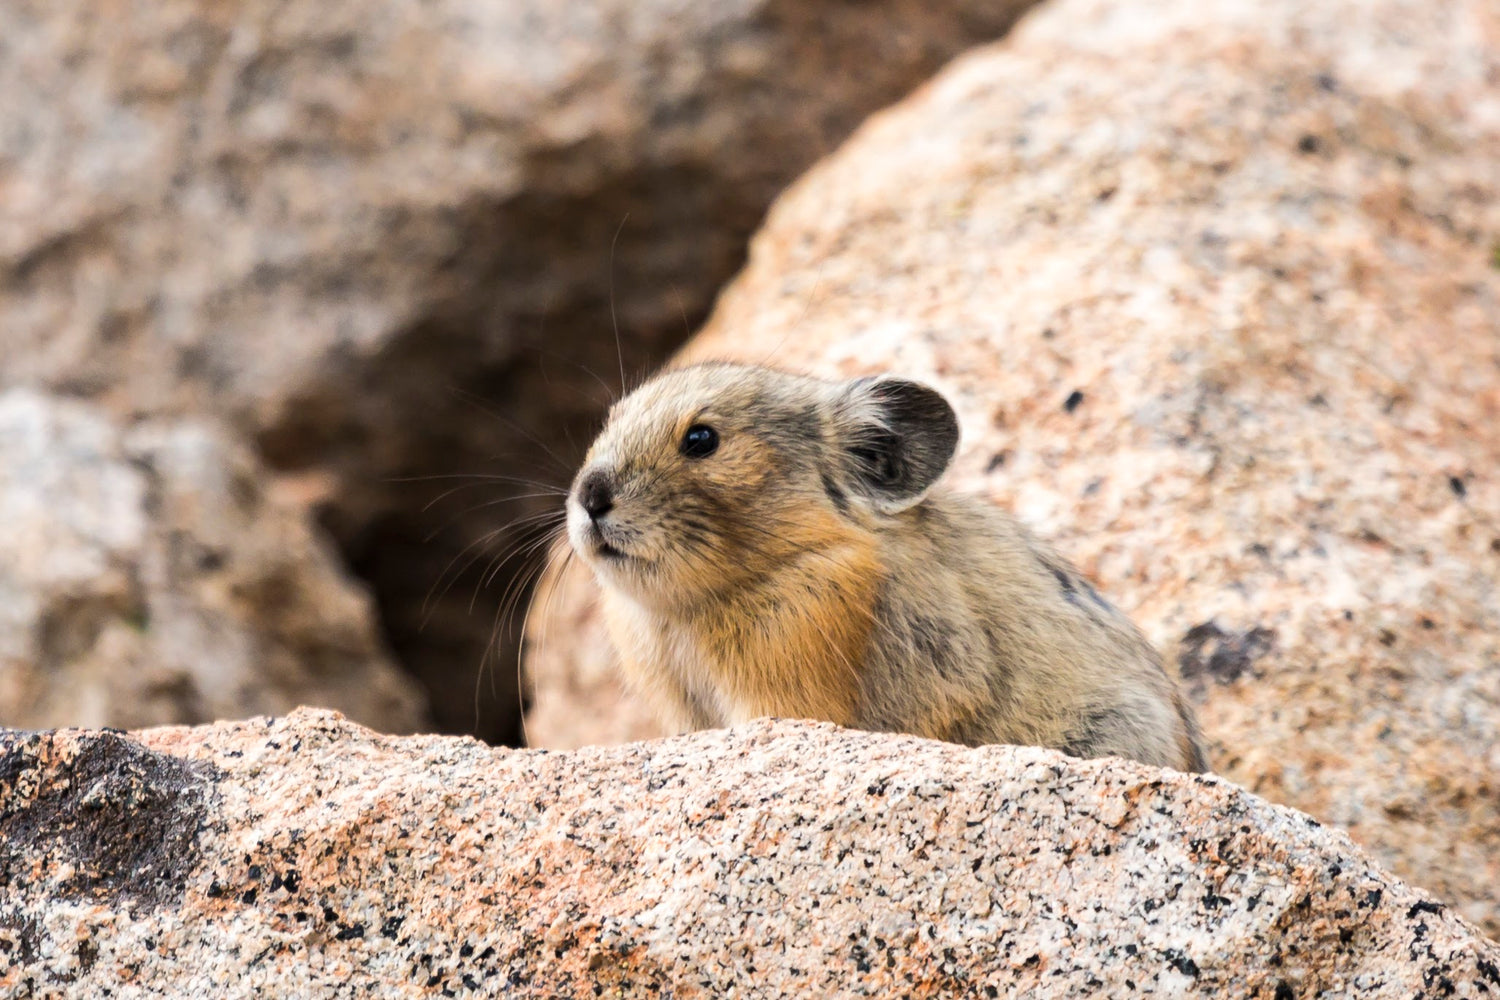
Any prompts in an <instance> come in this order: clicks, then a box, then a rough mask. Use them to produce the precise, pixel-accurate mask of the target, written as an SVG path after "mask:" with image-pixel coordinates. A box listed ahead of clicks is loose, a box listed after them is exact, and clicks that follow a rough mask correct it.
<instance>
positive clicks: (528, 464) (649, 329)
mask: <svg viewBox="0 0 1500 1000" xmlns="http://www.w3.org/2000/svg"><path fill="white" fill-rule="evenodd" d="M711 181H712V178H710V177H708V176H706V175H704V174H701V173H698V172H696V171H694V170H689V169H672V170H664V171H661V172H659V173H657V174H655V175H650V176H646V177H636V178H633V179H632V181H631V183H629V184H628V185H622V186H620V187H618V188H616V189H613V190H609V191H603V192H595V193H592V194H591V195H589V196H588V197H586V198H571V197H567V196H548V195H538V194H533V195H529V196H527V197H524V198H520V199H516V200H514V201H510V202H507V203H505V204H502V205H490V206H482V207H476V208H475V209H473V210H472V212H471V213H470V215H469V218H468V219H467V220H466V223H465V227H464V235H463V239H462V240H461V244H460V246H459V247H458V248H457V249H456V250H455V252H454V254H453V255H452V257H451V259H450V260H449V261H448V262H446V268H445V269H446V271H447V273H445V274H444V275H442V276H441V278H440V281H439V283H440V284H441V285H442V286H443V287H445V288H448V289H453V290H454V291H453V292H452V293H450V294H447V295H445V296H444V298H443V299H442V300H441V301H440V302H438V303H437V304H436V305H434V306H433V307H431V308H429V309H427V310H426V311H425V313H424V315H422V316H420V317H418V318H416V319H415V320H414V321H413V322H412V323H410V324H409V325H408V326H407V327H406V328H405V329H403V331H402V332H401V334H400V335H399V336H397V337H394V338H392V340H391V342H390V345H389V347H388V348H387V349H386V350H385V351H384V352H383V353H382V354H381V355H380V356H379V357H377V358H375V359H374V360H373V362H371V363H369V364H367V365H365V366H363V367H361V368H360V369H359V377H360V379H361V383H360V385H359V386H358V387H357V391H352V392H351V391H350V389H349V387H348V386H347V385H343V386H340V387H339V389H338V391H337V392H333V391H328V392H320V391H319V388H318V382H317V380H316V379H310V380H309V382H308V385H309V388H308V389H307V391H306V393H305V398H299V399H298V401H297V404H296V405H294V406H291V407H288V408H287V413H288V416H287V417H286V418H285V419H283V420H281V422H279V423H278V424H276V425H275V426H273V427H271V428H269V429H268V430H267V431H266V432H265V433H264V434H262V435H261V437H260V439H259V441H258V444H259V446H260V448H261V450H262V453H263V454H264V455H265V456H266V458H267V460H268V461H269V462H270V463H271V465H272V466H273V467H275V468H277V469H279V470H284V471H290V470H304V469H312V468H317V469H319V470H323V471H326V472H330V473H331V474H332V480H333V486H332V489H331V490H330V492H329V497H328V499H327V500H326V502H324V503H323V504H322V505H321V506H320V508H319V510H318V514H319V519H320V521H321V522H322V523H323V525H324V526H325V527H326V528H327V529H328V530H329V531H330V532H331V534H332V535H333V537H334V539H335V540H336V541H337V543H338V545H339V546H340V548H341V549H342V552H343V554H344V557H345V559H346V560H347V562H348V565H349V566H350V567H351V568H352V570H353V571H354V572H355V573H356V574H357V575H358V576H359V577H361V578H362V579H363V580H364V581H365V582H366V583H367V584H368V585H369V586H370V588H371V590H372V591H373V594H374V597H375V601H376V604H377V607H378V610H379V614H380V619H381V624H382V628H383V629H384V631H385V637H386V639H387V641H388V642H389V644H390V646H391V648H392V649H393V650H394V652H395V654H396V655H397V657H398V658H399V660H400V661H401V662H402V663H403V665H404V666H405V667H406V668H407V669H408V670H410V671H411V672H412V673H413V674H414V675H415V676H416V677H418V678H419V679H420V680H421V681H422V683H423V685H424V686H425V688H426V689H427V692H428V694H429V697H430V699H431V711H432V716H433V722H434V724H435V727H436V728H437V729H438V730H439V731H442V732H450V733H469V734H473V735H475V736H477V737H479V738H480V739H483V740H485V741H487V742H490V743H499V744H507V745H520V742H521V738H522V737H521V716H522V713H523V711H524V706H523V705H522V703H521V692H522V691H523V689H524V688H523V685H521V684H520V683H519V633H520V630H521V624H522V618H523V616H524V614H525V612H526V609H527V606H528V604H529V600H530V596H531V584H532V582H533V579H534V577H535V576H536V575H537V572H538V571H539V569H540V567H541V565H542V562H543V560H544V558H545V557H546V555H547V554H548V546H547V544H546V537H545V536H546V534H547V530H548V529H549V528H550V527H553V526H556V525H559V524H560V516H561V513H562V491H564V490H565V489H566V487H567V485H568V483H569V481H570V480H571V478H572V475H573V472H574V471H575V470H576V468H577V466H578V463H579V462H580V460H581V459H582V457H583V454H584V452H585V451H586V450H587V448H588V445H589V443H590V441H591V440H592V438H593V436H594V434H595V433H597V431H598V429H599V427H600V426H601V425H602V421H603V416H604V414H605V412H606V411H607V409H608V407H609V405H610V403H611V402H612V401H613V399H614V398H616V397H617V396H618V395H619V392H620V385H621V370H622V368H623V370H624V373H625V375H624V377H625V381H626V383H627V384H628V385H635V384H639V382H640V381H641V380H642V379H644V378H645V377H646V376H647V375H648V374H649V373H650V372H652V371H653V370H655V368H657V367H658V366H659V365H661V364H662V363H664V362H665V361H666V360H668V359H669V358H670V357H671V355H672V353H673V351H674V350H675V349H676V348H677V347H678V346H680V345H681V344H682V343H683V341H685V340H686V339H687V337H688V335H689V333H690V332H691V331H692V330H694V329H696V328H697V326H698V325H700V324H701V323H702V321H703V319H704V318H705V316H706V314H707V312H708V308H709V306H710V304H711V301H712V296H713V295H714V293H715V292H716V291H717V289H718V288H719V287H720V286H721V285H722V284H723V283H724V282H725V281H727V280H728V279H729V278H730V277H731V276H732V275H733V274H734V273H735V271H736V270H737V269H738V268H739V266H740V265H741V263H742V262H743V259H744V254H745V245H746V241H747V239H748V235H749V233H750V232H751V231H752V229H753V228H754V226H755V225H756V223H757V222H758V221H759V213H758V212H754V213H752V212H749V211H748V210H747V209H746V208H745V207H744V205H743V203H742V201H741V199H740V198H735V199H733V201H732V203H728V202H725V203H719V202H717V201H716V200H714V198H713V197H712V194H711V191H712V190H713V189H714V188H715V187H716V185H714V184H712V183H711ZM669 192H670V194H671V196H668V193H669ZM769 198H770V195H769V194H767V196H766V199H767V200H768V201H769ZM611 284H613V289H612V290H611ZM616 325H618V329H619V346H618V351H617V346H616V338H615V332H614V331H615V328H616ZM345 377H346V379H347V376H345ZM549 515H551V516H550V517H549Z"/></svg>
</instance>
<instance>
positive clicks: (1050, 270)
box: [528, 0, 1500, 935]
mask: <svg viewBox="0 0 1500 1000" xmlns="http://www.w3.org/2000/svg"><path fill="white" fill-rule="evenodd" d="M1497 40H1500V24H1497V22H1496V19H1495V11H1494V5H1493V4H1492V3H1487V2H1484V0H1441V2H1437V3H1426V2H1412V0H1325V2H1323V3H1318V4H1304V3H1299V2H1296V0H1269V2H1261V3H1254V4H1251V3H1245V2H1243V0H1168V2H1163V3H1153V4H1150V5H1140V4H1136V5H1131V4H1127V3H1120V2H1117V0H1058V2H1057V3H1055V4H1052V5H1048V6H1046V7H1044V8H1041V9H1039V10H1038V11H1037V12H1036V13H1035V14H1034V15H1033V16H1032V17H1031V18H1030V19H1029V20H1028V21H1027V22H1026V23H1024V24H1023V25H1022V26H1021V27H1020V28H1019V29H1018V31H1017V32H1016V33H1015V34H1014V35H1013V36H1012V37H1011V38H1010V39H1008V40H1007V41H1005V42H1004V43H1002V44H1000V45H997V46H994V47H991V48H988V49H986V50H983V51H981V52H977V53H975V54H972V55H970V56H966V57H965V58H964V59H962V60H960V61H959V62H958V63H956V64H954V65H953V66H952V67H951V68H950V69H949V70H947V71H945V72H944V73H943V74H942V75H941V76H940V77H939V78H938V79H936V80H935V81H933V83H932V84H930V85H929V86H927V87H926V88H924V89H923V90H922V91H921V92H919V93H918V94H916V95H914V96H913V97H912V98H911V99H910V100H908V101H906V102H905V103H904V104H902V105H901V106H899V107H897V108H895V109H892V110H891V111H888V112H885V113H883V114H881V115H880V116H878V117H876V118H875V119H873V120H871V121H870V122H869V123H868V124H867V125H866V126H865V127H864V128H863V129H862V130H861V131H860V132H859V133H858V134H857V135H856V136H855V137H854V139H852V140H851V141H850V142H849V143H848V144H846V145H845V147H844V148H843V149H842V150H840V151H839V152H838V153H837V154H835V155H834V156H832V157H830V158H828V159H827V160H825V161H823V163H821V164H820V165H819V166H818V167H816V168H815V169H814V170H813V171H812V172H811V173H809V174H808V175H807V176H805V177H804V178H803V179H802V180H801V181H800V182H798V184H797V185H796V186H794V187H793V188H792V190H791V191H789V192H788V193H787V194H786V195H785V196H784V197H783V198H782V199H781V200H780V201H779V202H778V204H777V206H776V207H775V208H774V209H773V210H772V213H771V216H770V218H769V219H768V221H767V223H766V225H765V227H764V228H763V229H762V230H761V232H760V234H759V236H758V237H757V238H756V240H755V242H754V244H753V246H752V250H751V259H750V264H749V266H748V267H747V268H746V269H745V271H744V272H743V273H742V274H741V275H740V277H739V278H738V279H737V280H736V281H735V283H734V285H733V286H731V287H730V288H729V289H728V290H727V291H726V292H725V293H724V294H723V295H721V296H720V298H719V300H718V304H717V306H716V309H715V312H714V315H713V317H712V319H711V320H710V321H709V323H708V325H707V327H706V328H705V330H704V332H703V333H702V334H701V336H700V337H699V338H698V339H697V340H695V342H694V343H693V345H692V346H691V347H690V351H691V354H690V357H689V358H688V359H685V360H691V359H692V358H699V359H702V358H723V357H734V358H739V359H742V360H748V361H757V362H766V361H767V359H769V360H770V362H771V363H774V364H777V365H780V366H784V367H788V368H795V369H798V370H804V371H809V372H812V373H814V374H817V375H819V376H824V377H832V378H850V377H855V376H860V375H867V374H871V373H874V372H879V371H898V372H901V373H903V374H904V375H906V376H909V377H911V378H916V379H920V380H921V381H923V382H925V383H927V384H930V385H932V386H934V387H936V388H937V389H939V390H940V391H942V393H943V395H944V396H945V397H946V398H947V399H948V400H949V401H950V402H951V403H952V404H953V406H954V409H955V410H956V411H957V412H958V414H959V416H960V419H961V421H962V425H963V428H964V439H963V443H962V446H961V448H960V450H959V454H958V456H957V458H955V460H954V465H953V469H952V470H951V471H950V472H949V474H948V476H949V480H950V481H951V482H952V483H953V484H954V486H955V487H956V488H958V489H961V490H964V491H969V492H975V493H981V494H985V495H988V496H991V497H993V498H994V499H996V500H997V501H998V502H999V503H1000V504H1001V505H1002V506H1003V507H1005V508H1006V509H1009V510H1011V511H1013V512H1014V513H1015V514H1016V516H1018V517H1019V518H1020V519H1021V520H1023V521H1024V522H1025V523H1026V524H1028V525H1030V526H1032V527H1033V528H1034V529H1035V530H1036V531H1037V532H1038V533H1039V534H1041V535H1042V536H1043V537H1045V538H1047V539H1048V540H1049V541H1051V542H1054V543H1055V544H1056V545H1057V546H1058V547H1059V548H1060V549H1061V550H1062V551H1064V552H1066V553H1067V554H1068V556H1069V557H1070V558H1071V559H1073V560H1074V561H1075V562H1076V564H1077V565H1078V567H1079V568H1080V569H1081V570H1082V571H1083V573H1084V574H1085V575H1086V576H1088V577H1089V578H1090V579H1092V580H1096V581H1102V582H1104V583H1105V584H1107V591H1108V594H1109V596H1110V598H1111V599H1112V600H1114V601H1117V602H1118V603H1119V605H1120V607H1121V608H1122V609H1123V610H1124V611H1125V612H1127V613H1128V614H1129V615H1130V616H1131V618H1132V619H1133V620H1135V621H1136V622H1138V623H1140V625H1141V627H1142V628H1143V629H1144V631H1145V633H1146V635H1147V636H1148V637H1149V638H1150V639H1151V640H1152V642H1153V643H1154V644H1155V645H1156V646H1157V648H1158V649H1161V650H1162V651H1163V652H1164V653H1165V654H1166V656H1167V659H1168V661H1169V663H1170V664H1171V665H1172V666H1173V667H1174V669H1178V670H1180V671H1181V673H1182V674H1183V676H1184V678H1185V681H1186V688H1187V692H1188V694H1189V697H1190V698H1191V699H1192V700H1193V702H1194V704H1195V706H1196V709H1197V712H1198V716H1199V718H1200V719H1201V720H1202V723H1203V728H1204V731H1205V732H1206V733H1207V734H1208V735H1209V737H1210V747H1209V756H1210V759H1211V760H1212V761H1213V765H1214V769H1215V771H1217V772H1218V773H1221V774H1224V775H1225V776H1227V777H1229V778H1231V779H1233V780H1235V781H1238V782H1240V783H1241V784H1244V785H1245V786H1247V787H1249V788H1251V789H1253V790H1255V791H1257V792H1259V793H1260V794H1263V795H1265V796H1267V797H1268V798H1271V799H1273V800H1276V801H1279V802H1284V803H1287V804H1290V805H1294V806H1297V807H1298V808H1301V809H1304V810H1306V811H1307V812H1309V813H1311V814H1313V815H1315V816H1317V817H1318V818H1319V819H1322V820H1324V821H1327V822H1331V823H1336V824H1338V825H1339V826H1341V827H1343V828H1345V829H1347V830H1349V831H1350V833H1351V834H1352V835H1353V836H1354V837H1355V839H1356V840H1358V841H1360V842H1361V843H1363V844H1364V845H1366V846H1367V847H1369V848H1370V849H1371V850H1372V852H1373V853H1374V854H1375V855H1376V856H1377V857H1379V858H1381V859H1382V860H1383V861H1384V862H1385V863H1386V864H1388V865H1390V866H1391V867H1392V868H1393V869H1395V870H1396V871H1399V872H1401V873H1402V874H1403V875H1404V876H1406V877H1407V878H1410V879H1411V880H1412V881H1414V882H1416V883H1418V884H1421V885H1425V886H1427V887H1428V888H1430V889H1432V890H1434V891H1435V892H1437V893H1439V894H1440V895H1443V896H1445V897H1447V898H1448V899H1450V900H1451V901H1452V902H1453V903H1454V905H1455V907H1457V908H1458V909H1459V910H1460V911H1461V912H1463V913H1464V914H1465V915H1467V916H1469V917H1470V918H1471V919H1474V920H1476V921H1478V922H1480V923H1482V924H1483V925H1484V927H1485V928H1486V929H1487V930H1488V931H1489V933H1491V934H1492V935H1493V934H1500V796H1497V794H1496V783H1495V775H1496V773H1497V769H1500V751H1497V747H1500V670H1497V669H1496V667H1495V665H1496V664H1497V663H1500V587H1497V584H1496V580H1497V574H1500V482H1497V480H1496V477H1495V474H1494V471H1493V470H1495V469H1497V468H1500V434H1497V428H1500V363H1497V357H1496V355H1497V350H1500V348H1497V343H1500V341H1497V338H1496V331H1497V330H1500V272H1497V270H1496V269H1495V238H1496V234H1497V233H1500V118H1497V117H1496V116H1495V115H1494V113H1493V109H1494V108H1495V107H1496V103H1497V100H1500V90H1497V84H1496V81H1497V80H1500V41H1497ZM590 586H591V583H590V581H588V580H587V579H582V580H577V579H575V580H570V581H567V582H566V588H565V591H564V590H560V591H558V596H557V598H556V599H555V600H552V601H551V602H549V603H547V604H546V605H539V608H545V610H546V611H547V614H546V615H540V616H539V617H538V619H537V620H536V621H535V622H534V624H535V626H536V628H535V635H536V636H537V637H539V638H543V637H544V638H545V639H546V642H545V643H538V645H537V647H536V649H535V652H534V654H533V655H532V656H531V658H530V659H529V661H528V663H529V666H530V668H531V669H532V671H533V676H534V678H535V684H536V686H537V700H536V706H537V708H536V711H535V712H534V713H533V716H532V717H531V719H530V720H529V721H528V731H529V733H530V735H531V737H532V739H533V740H535V741H538V742H540V743H541V745H546V746H567V745H578V744H580V743H584V742H593V741H597V740H601V739H616V738H619V737H620V736H625V735H629V736H635V735H640V734H642V733H643V732H644V731H645V730H646V728H647V727H646V724H645V723H644V722H643V721H642V719H643V716H644V712H643V710H642V709H641V708H640V707H635V708H632V707H631V706H630V705H629V703H628V701H627V702H624V703H622V702H621V699H620V697H619V695H618V692H617V691H616V690H611V689H610V688H609V687H608V681H607V677H608V676H609V674H608V672H607V671H608V667H609V664H608V656H609V653H608V645H607V642H606V641H605V638H604V637H603V635H602V634H601V633H602V622H601V621H600V620H599V619H600V615H599V613H598V610H597V609H595V610H592V611H591V610H590V601H591V600H592V598H591V597H590V595H589V592H588V591H589V587H590ZM591 622H593V624H592V626H591V625H590V623H591Z"/></svg>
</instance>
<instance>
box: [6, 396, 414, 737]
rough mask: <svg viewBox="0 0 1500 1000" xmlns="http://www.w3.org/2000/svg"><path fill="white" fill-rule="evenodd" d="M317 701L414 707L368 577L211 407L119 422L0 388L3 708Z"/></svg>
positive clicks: (42, 720) (211, 706) (42, 711)
mask: <svg viewBox="0 0 1500 1000" xmlns="http://www.w3.org/2000/svg"><path fill="white" fill-rule="evenodd" d="M301 704H316V705H327V706H331V707H334V708H338V709H340V710H342V711H344V712H347V713H348V714H349V715H350V716H352V717H354V718H356V719H358V720H360V721H362V722H365V723H367V724H368V725H371V726H375V727H377V728H380V729H383V730H387V731H395V732H410V731H412V730H415V729H419V728H423V727H424V725H425V724H426V723H427V715H426V712H425V705H424V700H423V698H422V695H421V693H420V691H419V690H418V689H417V686H416V684H415V683H414V682H413V681H412V680H411V679H410V678H408V677H407V676H406V675H405V674H404V673H402V671H401V670H400V669H399V668H398V667H397V666H396V665H395V664H394V663H393V662H392V661H391V659H390V656H389V654H388V653H387V651H386V650H385V648H384V646H383V645H382V644H381V642H380V640H379V631H378V627H377V625H376V623H375V620H374V616H373V614H372V608H371V603H370V600H369V597H368V596H367V595H366V593H365V592H364V590H363V589H362V588H361V587H359V586H358V585H357V584H355V583H353V582H352V581H350V580H349V578H348V577H347V576H346V575H345V573H344V572H343V571H342V570H341V569H340V568H339V566H338V562H337V559H336V558H335V556H334V553H333V552H332V551H331V548H330V547H329V546H328V544H327V543H326V541H325V540H324V539H323V538H322V537H321V534H320V533H319V532H317V531H316V530H315V529H314V528H313V526H312V525H311V524H309V523H308V519H307V516H306V512H305V510H304V508H303V507H302V506H301V505H300V504H298V503H296V502H295V501H292V500H289V499H283V498H281V497H280V496H278V495H275V493H274V491H272V492H268V490H267V487H266V485H265V482H264V470H262V469H261V468H260V467H259V466H258V465H257V464H256V463H255V462H254V460H253V459H252V458H251V457H250V456H249V455H248V454H247V453H246V451H245V449H244V448H243V447H242V446H240V445H238V444H237V443H236V442H235V441H234V440H233V438H232V437H231V436H230V435H228V434H226V433H225V431H224V430H223V428H222V427H217V426H215V425H214V424H212V423H211V422H207V421H203V420H190V419H163V420H159V421H155V422H148V423H146V424H143V425H140V426H137V427H134V428H130V429H123V428H121V427H118V426H116V425H115V424H114V423H113V422H112V421H111V420H110V419H109V418H108V416H107V415H106V414H105V413H104V412H102V411H101V410H99V409H98V408H97V407H92V406H88V405H85V404H82V403H78V402H76V401H64V400H58V399H55V398H50V397H47V396H45V395H42V394H40V393H35V392H32V391H30V390H25V389H13V390H10V391H8V392H3V393H0V725H8V726H24V727H31V728H43V727H50V726H60V725H86V726H116V727H128V726H140V725H146V724H152V723H157V722H160V721H162V720H171V721H175V722H204V721H208V720H211V719H216V718H223V717H225V716H231V715H233V714H234V713H236V712H240V711H244V710H245V709H246V708H251V709H252V710H254V711H261V712H284V711H288V710H290V709H292V708H295V707H296V706H298V705H301Z"/></svg>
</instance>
